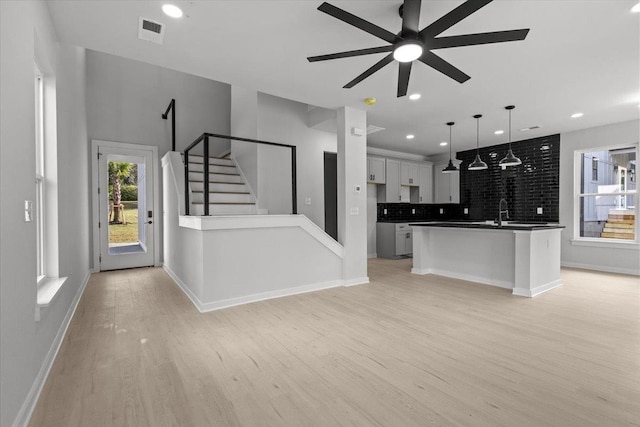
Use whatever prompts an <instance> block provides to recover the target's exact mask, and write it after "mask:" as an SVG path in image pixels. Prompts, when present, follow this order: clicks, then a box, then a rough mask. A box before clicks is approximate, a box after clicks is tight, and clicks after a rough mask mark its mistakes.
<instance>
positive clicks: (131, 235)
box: [97, 145, 156, 271]
mask: <svg viewBox="0 0 640 427" xmlns="http://www.w3.org/2000/svg"><path fill="white" fill-rule="evenodd" d="M141 148H142V149H132V148H124V147H115V146H105V145H98V146H97V152H98V154H97V161H98V189H97V190H98V194H97V196H98V216H99V218H98V234H99V241H100V243H99V247H100V255H99V259H98V262H99V264H100V271H105V270H118V269H123V268H134V267H146V266H152V265H154V253H155V251H154V247H155V245H156V242H155V235H154V234H155V233H154V228H155V227H154V226H153V222H154V221H155V218H154V208H153V207H154V200H153V197H154V188H153V187H154V162H153V159H154V155H153V154H154V153H153V151H151V150H145V149H143V147H141Z"/></svg>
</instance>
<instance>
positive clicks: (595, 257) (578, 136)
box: [560, 120, 640, 274]
mask: <svg viewBox="0 0 640 427" xmlns="http://www.w3.org/2000/svg"><path fill="white" fill-rule="evenodd" d="M639 139H640V120H632V121H628V122H622V123H615V124H610V125H605V126H599V127H595V128H589V129H583V130H579V131H575V132H568V133H563V134H561V135H560V224H562V225H564V226H565V227H566V228H565V229H564V230H563V231H562V246H561V247H562V255H561V260H562V263H563V265H569V266H576V267H578V266H581V267H585V268H594V269H599V270H605V271H614V272H616V271H618V272H635V274H640V251H638V250H637V249H623V248H620V249H618V248H610V247H607V248H602V247H591V246H577V245H573V244H572V242H571V240H572V239H573V238H574V235H573V230H574V227H575V222H574V212H573V207H574V200H575V196H574V194H575V193H574V192H575V189H574V176H575V173H576V171H575V170H574V155H575V151H576V150H584V149H589V148H597V147H602V146H608V145H618V144H629V145H631V144H636V143H637V142H638V140H639Z"/></svg>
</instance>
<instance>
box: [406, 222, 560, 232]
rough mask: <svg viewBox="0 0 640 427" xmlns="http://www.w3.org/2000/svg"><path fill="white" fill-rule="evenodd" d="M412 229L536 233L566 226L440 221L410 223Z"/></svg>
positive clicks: (531, 223) (532, 223)
mask: <svg viewBox="0 0 640 427" xmlns="http://www.w3.org/2000/svg"><path fill="white" fill-rule="evenodd" d="M409 225H410V226H412V227H444V228H475V229H484V230H519V231H536V230H552V229H557V228H565V227H564V225H560V224H551V223H534V222H524V221H523V222H519V221H506V222H504V223H503V224H502V225H498V224H495V223H493V222H492V221H477V222H468V221H448V222H443V221H438V222H409Z"/></svg>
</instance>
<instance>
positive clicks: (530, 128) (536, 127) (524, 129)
mask: <svg viewBox="0 0 640 427" xmlns="http://www.w3.org/2000/svg"><path fill="white" fill-rule="evenodd" d="M541 127H542V126H538V125H535V126H529V127H528V128H522V129H520V132H528V131H530V130H536V129H540V128H541Z"/></svg>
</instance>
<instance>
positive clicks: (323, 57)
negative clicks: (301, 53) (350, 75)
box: [307, 45, 393, 62]
mask: <svg viewBox="0 0 640 427" xmlns="http://www.w3.org/2000/svg"><path fill="white" fill-rule="evenodd" d="M392 50H393V45H389V46H380V47H370V48H368V49H359V50H349V51H346V52H339V53H330V54H328V55H319V56H310V57H308V58H307V60H309V62H317V61H328V60H330V59H339V58H350V57H352V56H362V55H372V54H374V53H383V52H391V51H392Z"/></svg>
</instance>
